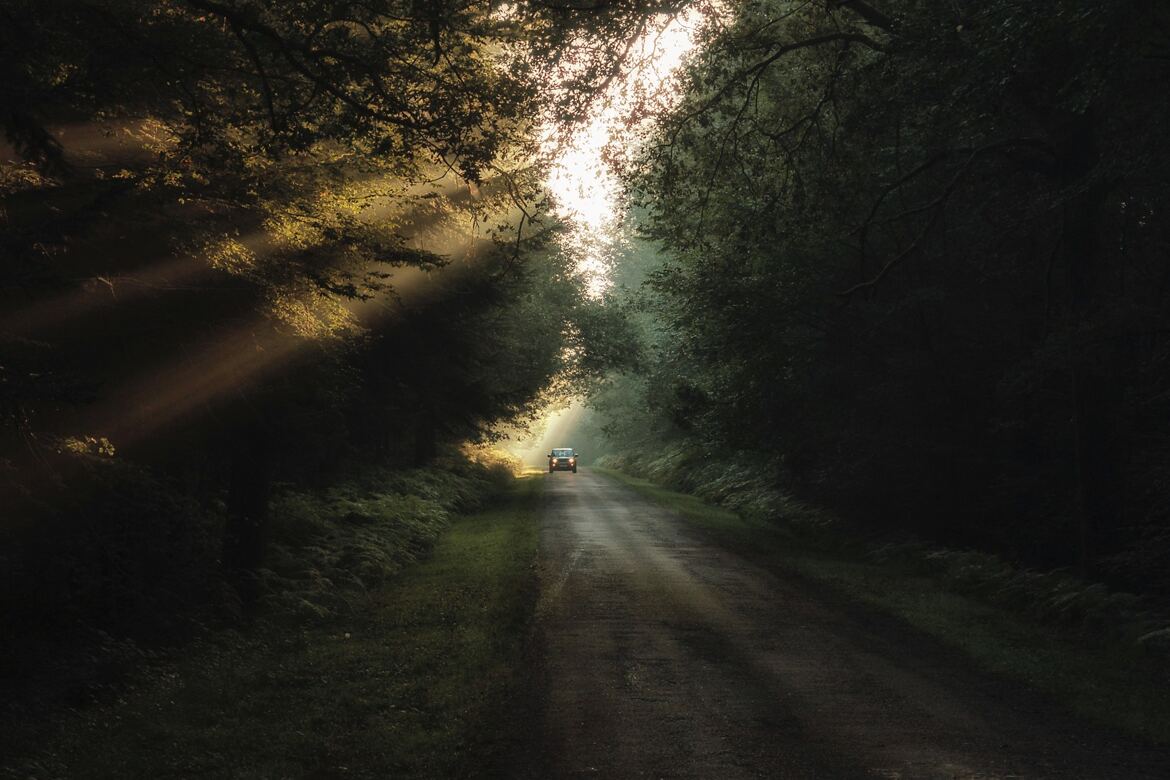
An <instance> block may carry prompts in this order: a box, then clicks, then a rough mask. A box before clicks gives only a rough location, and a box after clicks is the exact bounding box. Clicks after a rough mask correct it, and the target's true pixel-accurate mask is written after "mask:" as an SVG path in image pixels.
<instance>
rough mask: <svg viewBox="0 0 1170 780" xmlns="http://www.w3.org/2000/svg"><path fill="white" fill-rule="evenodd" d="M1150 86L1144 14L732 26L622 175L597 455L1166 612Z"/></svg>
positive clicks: (1017, 12) (1169, 466) (1165, 323)
mask: <svg viewBox="0 0 1170 780" xmlns="http://www.w3.org/2000/svg"><path fill="white" fill-rule="evenodd" d="M1168 77H1170V9H1167V7H1166V5H1165V4H1164V3H1158V2H1152V1H1148V0H1147V1H1143V0H1106V1H1105V2H1099V1H1098V0H1093V1H1092V2H1090V1H1089V0H1057V1H1056V2H1050V3H1018V2H1009V1H1008V0H990V1H989V2H967V1H966V0H956V1H955V2H941V3H940V2H935V3H928V2H917V1H915V0H885V1H884V2H873V3H864V2H788V1H786V0H764V1H763V2H753V3H745V4H736V5H735V6H734V7H733V8H732V9H731V13H730V15H729V16H728V17H726V18H724V19H723V20H722V22H721V23H720V24H717V25H713V26H712V27H711V28H710V29H709V30H708V31H707V33H706V37H705V39H704V41H703V45H702V53H701V55H699V56H698V57H697V58H695V59H694V60H693V61H692V62H691V63H690V65H689V67H687V68H686V71H685V74H684V75H683V77H682V82H681V83H682V92H683V94H682V97H681V101H680V102H679V103H678V104H677V105H676V106H675V107H673V108H672V109H671V110H669V111H666V112H665V113H662V114H660V115H659V116H658V118H657V120H656V125H655V132H654V134H653V137H652V139H651V141H650V142H649V144H648V146H647V147H646V150H645V152H644V154H643V155H641V156H640V157H638V158H636V159H631V160H629V161H628V169H627V171H626V174H627V177H628V180H629V182H630V184H631V187H632V189H633V192H634V193H635V194H636V196H637V198H638V204H639V209H640V211H638V212H637V213H639V214H640V215H641V216H640V228H641V230H642V231H643V233H644V234H645V235H646V237H647V238H648V239H649V240H650V244H649V245H641V249H640V250H639V251H638V252H635V253H633V254H632V255H631V262H632V265H631V266H630V267H631V269H633V270H632V271H631V273H633V272H634V271H636V272H637V273H639V274H643V275H645V276H646V277H647V280H646V282H645V285H644V286H643V287H642V288H641V290H640V292H639V293H638V294H637V295H636V296H634V298H636V299H637V301H640V303H637V305H636V306H635V308H637V309H638V311H639V312H640V313H639V314H637V315H635V317H636V318H641V321H642V322H643V326H644V328H643V329H644V331H645V333H646V338H645V344H646V349H645V351H644V356H643V360H644V368H645V372H646V375H645V378H642V377H639V376H637V375H632V374H631V375H626V376H625V377H623V378H620V379H616V380H615V381H614V383H613V384H612V385H611V387H610V388H609V390H608V391H607V393H605V394H603V395H602V396H600V397H599V398H598V400H597V404H598V406H599V407H600V409H601V411H602V413H603V415H608V418H609V419H608V422H607V425H608V426H609V429H610V430H611V433H612V438H613V440H614V444H615V446H617V447H618V448H619V449H623V450H625V451H627V452H642V453H646V456H647V457H653V453H654V452H656V451H657V452H661V451H663V448H664V447H666V446H667V445H671V446H674V445H680V446H684V445H685V447H686V448H689V450H688V451H689V452H691V453H695V455H694V457H696V458H699V459H703V458H706V459H719V458H723V459H725V460H728V461H732V460H734V461H735V462H739V463H746V464H749V468H758V469H761V470H763V471H764V472H765V473H767V474H768V475H769V479H771V480H773V481H774V482H775V483H777V484H781V485H784V486H785V487H787V488H788V489H790V490H794V491H796V492H798V493H800V494H801V495H804V496H808V497H815V498H816V499H818V500H820V501H821V502H823V503H825V504H827V505H829V506H831V507H832V508H834V509H836V510H837V511H838V512H839V513H841V514H842V515H844V516H846V517H849V518H850V519H851V520H852V521H853V522H855V523H858V524H861V525H865V526H869V527H872V528H875V529H881V530H885V531H891V530H893V531H909V532H914V533H917V534H920V535H924V536H926V537H928V538H933V539H936V540H939V541H943V542H946V543H952V544H969V545H975V546H979V547H983V548H985V549H991V550H995V551H997V552H1001V553H1004V554H1008V555H1012V556H1015V557H1017V558H1018V559H1022V560H1025V561H1028V562H1031V563H1033V564H1038V565H1048V566H1069V567H1074V568H1079V569H1080V570H1082V571H1084V572H1087V573H1090V574H1093V575H1095V576H1103V577H1108V578H1112V579H1114V580H1115V581H1120V582H1123V583H1125V584H1127V585H1128V586H1130V587H1137V588H1141V589H1143V590H1146V591H1150V590H1157V591H1159V592H1161V593H1163V594H1167V593H1170V578H1168V576H1167V572H1170V481H1168V480H1167V475H1168V474H1170V254H1168V252H1170V221H1168V220H1167V213H1170V212H1168V210H1170V152H1168V151H1167V139H1168V138H1170V133H1168V131H1170V101H1167V100H1166V94H1165V84H1166V80H1167V78H1168ZM648 246H649V247H657V248H660V249H661V255H660V257H658V258H655V257H652V255H654V254H655V253H654V252H653V251H652V250H651V249H650V248H648ZM631 305H633V304H631Z"/></svg>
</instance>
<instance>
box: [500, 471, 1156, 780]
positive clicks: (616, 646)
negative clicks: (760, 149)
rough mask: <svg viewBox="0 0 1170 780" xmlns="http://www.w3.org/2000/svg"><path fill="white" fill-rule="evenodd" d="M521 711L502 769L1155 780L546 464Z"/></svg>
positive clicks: (1035, 709) (1138, 755)
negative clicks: (525, 706) (511, 752)
mask: <svg viewBox="0 0 1170 780" xmlns="http://www.w3.org/2000/svg"><path fill="white" fill-rule="evenodd" d="M547 479H548V480H549V484H548V488H547V490H546V498H545V507H544V514H543V526H542V528H541V539H540V545H541V552H540V561H539V567H540V577H541V588H542V592H541V595H540V599H539V603H538V607H537V612H538V615H537V628H536V634H535V636H534V640H533V641H534V647H533V656H534V668H533V669H532V674H531V678H530V691H529V693H530V700H531V701H530V702H529V703H530V705H531V708H530V716H531V719H532V722H531V723H528V724H525V731H526V736H524V737H523V738H522V740H523V744H521V745H519V746H517V751H516V755H515V758H514V762H513V764H512V765H511V766H510V767H509V768H508V771H507V774H509V775H510V776H513V777H531V778H537V777H539V778H546V777H547V778H560V777H615V778H624V777H654V778H667V777H701V778H720V779H722V778H745V777H770V778H853V777H882V778H1009V777H1011V778H1015V777H1028V778H1031V777H1050V778H1127V780H1128V779H1132V778H1145V777H1149V778H1153V777H1159V778H1166V777H1170V753H1168V752H1167V751H1165V750H1161V749H1158V748H1154V747H1150V746H1144V745H1141V744H1138V743H1136V742H1135V741H1130V740H1128V739H1126V738H1124V737H1119V736H1116V735H1109V734H1105V733H1103V732H1102V731H1101V730H1100V729H1097V728H1095V727H1093V726H1091V725H1087V724H1085V723H1083V722H1081V721H1079V720H1077V719H1075V718H1074V717H1072V716H1070V715H1068V714H1065V713H1063V712H1062V711H1061V710H1059V709H1058V708H1056V707H1055V706H1053V705H1051V704H1049V703H1047V702H1045V701H1044V700H1043V699H1042V698H1041V697H1039V696H1037V695H1035V694H1032V693H1029V692H1027V691H1024V690H1021V689H1020V688H1018V687H1017V686H1013V685H1011V684H1010V683H1007V682H1005V681H1003V680H999V679H995V678H991V677H988V676H986V675H983V674H980V673H979V672H977V671H976V670H975V669H973V668H972V667H971V665H970V664H968V663H966V662H965V660H964V659H963V658H962V657H960V656H958V655H957V654H956V653H954V652H952V651H949V650H947V649H945V648H943V647H940V646H939V645H938V644H936V643H934V642H933V641H931V640H930V639H929V638H927V637H925V636H923V635H921V634H919V633H917V632H915V631H914V630H912V629H910V628H908V627H906V626H904V625H902V624H900V623H898V622H897V621H895V620H892V619H889V618H886V617H883V616H880V615H875V614H872V613H870V612H869V611H867V610H865V609H862V608H860V607H858V606H856V605H852V604H850V603H848V602H845V601H843V600H841V599H840V598H837V597H835V596H833V595H832V594H829V593H827V592H823V591H822V590H821V589H819V588H818V587H817V586H815V585H810V584H808V583H807V582H804V581H802V580H800V579H799V578H797V577H791V578H790V577H788V576H786V575H784V574H782V573H780V574H778V573H776V572H771V571H766V570H764V569H762V568H760V567H759V566H756V565H754V564H753V563H751V562H749V561H747V560H745V559H743V558H741V557H738V556H736V555H734V554H732V553H729V552H727V551H724V550H721V549H719V548H717V547H715V546H713V545H711V544H709V543H705V542H704V541H703V540H702V539H701V538H700V537H699V536H697V535H696V534H694V533H693V532H690V531H688V530H687V528H686V526H685V525H684V524H683V523H682V521H680V520H679V519H678V518H677V517H676V516H674V515H673V514H672V513H670V512H669V511H667V510H665V509H663V508H661V507H659V506H658V505H656V504H654V503H652V502H650V501H648V500H647V499H645V498H642V497H641V496H640V495H638V494H637V493H635V492H633V491H631V490H630V489H628V488H626V487H624V486H622V485H619V484H617V483H615V482H613V481H611V480H609V479H607V478H605V477H602V476H600V475H596V474H592V473H590V472H589V471H588V470H585V469H582V470H581V472H580V473H578V474H570V473H558V474H552V475H548V476H547Z"/></svg>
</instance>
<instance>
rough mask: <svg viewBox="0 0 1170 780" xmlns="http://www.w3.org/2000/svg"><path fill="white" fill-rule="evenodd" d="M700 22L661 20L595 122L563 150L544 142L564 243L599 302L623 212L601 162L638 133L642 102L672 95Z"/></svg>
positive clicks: (635, 51) (687, 16)
mask: <svg viewBox="0 0 1170 780" xmlns="http://www.w3.org/2000/svg"><path fill="white" fill-rule="evenodd" d="M700 16H701V14H700V13H699V12H698V11H696V10H691V11H689V12H688V13H684V14H682V15H681V16H678V17H675V18H669V17H665V16H664V17H662V18H661V19H660V20H659V21H658V23H657V24H655V25H652V28H651V31H650V32H649V33H647V34H646V35H644V36H643V37H642V38H641V39H640V40H639V41H638V42H637V43H636V44H635V45H634V47H633V48H632V49H631V52H630V56H631V62H632V63H635V67H634V68H632V69H631V70H630V72H628V73H627V74H626V76H625V78H624V79H615V80H614V82H613V83H612V84H611V85H610V87H609V90H608V91H607V93H606V95H605V98H604V100H603V101H602V103H601V104H600V106H601V109H600V110H599V111H598V112H597V113H596V114H595V115H594V117H593V119H592V120H591V121H590V122H589V123H588V124H587V125H585V126H584V127H582V128H581V129H580V130H578V131H577V133H575V134H574V135H573V137H572V139H571V140H570V142H569V143H568V144H567V145H565V146H561V147H560V148H559V149H558V147H557V143H558V141H557V139H556V138H555V137H554V134H553V133H551V132H550V133H549V134H548V135H547V136H546V140H545V151H546V152H550V153H552V154H554V155H555V159H556V162H555V163H554V164H553V167H552V170H551V172H550V174H549V177H548V181H547V186H548V189H549V191H551V192H552V194H553V195H554V196H555V197H556V202H557V211H556V213H557V216H559V217H561V218H562V219H565V220H567V221H568V222H569V223H570V225H571V228H570V230H569V232H568V234H567V235H566V236H565V238H564V240H563V245H564V247H565V249H566V250H567V251H569V252H572V253H573V254H574V255H576V259H577V267H578V269H579V270H580V272H581V273H582V274H583V275H584V276H585V278H586V280H587V284H588V287H589V291H590V293H591V294H592V295H594V296H599V295H601V294H602V293H603V292H604V291H605V290H606V288H608V287H609V285H610V284H611V282H610V278H609V258H610V256H611V254H612V249H613V247H614V245H615V244H616V242H617V241H618V237H619V235H620V231H619V229H620V226H621V221H622V217H623V216H624V213H625V208H624V207H623V205H622V203H621V191H620V190H621V188H620V186H619V184H618V181H617V178H616V177H615V176H614V174H613V172H612V171H610V169H609V167H608V166H607V164H606V162H605V160H604V153H605V149H606V147H607V146H609V145H611V144H617V145H620V144H622V143H623V142H624V143H630V142H632V138H633V136H634V132H633V131H634V129H635V128H632V127H631V126H630V124H631V122H632V119H633V117H632V115H633V112H634V107H635V105H636V102H637V100H638V99H639V97H643V96H645V97H650V98H652V99H653V98H655V97H662V96H664V95H665V94H666V93H668V92H669V90H670V89H671V78H670V77H671V75H672V74H673V72H674V71H675V70H676V69H677V68H678V66H679V64H680V63H681V62H682V59H683V57H685V56H686V54H687V53H688V52H689V51H690V50H691V49H692V48H693V47H694V30H695V27H696V25H697V23H698V22H699V19H700Z"/></svg>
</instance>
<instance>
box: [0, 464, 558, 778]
mask: <svg viewBox="0 0 1170 780" xmlns="http://www.w3.org/2000/svg"><path fill="white" fill-rule="evenodd" d="M541 485H542V482H541V480H539V479H531V478H529V479H519V480H517V481H516V483H515V485H514V486H513V487H512V488H511V489H510V491H509V493H508V494H507V496H506V497H505V499H504V500H503V501H501V502H499V503H497V504H496V505H495V506H494V507H493V508H492V509H490V510H488V511H484V512H480V513H478V514H473V515H466V516H462V517H457V518H455V519H454V520H453V522H452V523H451V525H450V526H449V528H448V529H447V530H446V531H445V532H444V533H443V534H442V535H441V536H440V537H439V538H438V540H437V541H436V543H435V545H434V547H433V550H432V551H431V554H430V556H429V557H427V558H426V559H425V560H423V561H421V562H418V563H416V564H413V565H411V566H408V567H407V568H405V569H404V570H403V571H402V572H400V573H399V574H398V575H397V576H395V577H393V578H392V579H390V580H389V581H387V582H385V583H383V584H381V585H379V586H378V587H377V588H374V589H372V590H371V591H370V593H369V598H368V599H365V600H363V601H362V603H361V606H360V607H357V608H355V609H354V610H352V611H349V612H346V613H344V614H342V615H340V616H338V617H336V618H334V619H331V620H328V621H323V622H317V623H313V622H307V623H301V624H299V625H289V624H288V623H287V622H285V623H273V624H265V626H264V627H263V629H262V630H261V629H257V630H256V631H252V632H249V633H248V634H247V635H243V634H238V633H233V632H218V633H216V634H213V635H212V636H210V637H208V638H207V639H205V640H203V641H201V642H200V643H199V644H198V645H195V646H192V647H191V648H189V649H188V650H186V651H184V652H183V654H182V656H181V657H180V658H177V659H173V660H171V661H168V662H165V663H159V664H156V665H155V666H154V667H152V668H151V669H149V670H147V671H145V672H144V673H143V674H142V675H140V676H139V678H138V679H137V680H136V681H135V683H134V684H133V685H131V686H130V687H129V688H127V689H126V691H125V692H124V693H123V695H122V696H121V697H120V698H119V699H118V700H117V701H114V702H110V703H107V704H103V705H99V706H95V707H90V708H86V709H85V710H82V711H77V712H74V713H72V714H70V715H69V716H68V717H66V718H65V719H64V720H58V721H57V722H55V723H54V724H53V725H52V726H51V727H45V728H43V729H42V730H41V731H40V732H39V733H35V734H32V733H24V734H21V735H19V736H20V737H21V738H22V741H23V742H24V743H25V746H26V747H27V746H31V745H36V746H37V753H36V755H34V756H32V757H30V758H28V759H27V760H23V761H21V762H20V764H19V765H9V766H7V767H3V768H2V771H0V774H5V775H8V776H11V777H30V776H31V777H44V776H47V777H72V778H107V777H122V778H132V777H141V778H147V777H149V778H170V777H174V778H178V777H183V778H187V777H195V776H200V777H216V778H237V777H238V778H258V777H272V778H289V777H315V778H325V777H369V778H386V777H451V776H490V775H491V774H493V772H494V769H493V767H494V766H495V762H496V761H497V760H499V759H500V758H501V756H500V755H498V752H499V751H500V750H501V747H500V746H501V744H503V743H504V741H505V739H506V738H507V737H508V731H509V728H510V724H509V723H508V722H507V720H506V719H505V718H504V717H501V716H502V714H503V712H502V710H501V707H506V705H507V702H508V700H509V697H510V696H511V695H512V693H513V692H514V690H515V689H516V686H517V683H518V681H519V667H520V665H521V663H522V655H523V646H522V645H523V641H524V635H525V626H526V625H527V623H528V620H529V619H530V617H531V615H532V611H533V607H534V604H535V599H536V595H537V591H536V580H535V574H534V571H533V567H532V564H533V561H534V559H535V554H536V543H537V517H536V512H537V507H538V494H539V490H540V488H541ZM10 736H13V735H10Z"/></svg>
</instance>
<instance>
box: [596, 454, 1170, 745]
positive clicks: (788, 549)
mask: <svg viewBox="0 0 1170 780" xmlns="http://www.w3.org/2000/svg"><path fill="white" fill-rule="evenodd" d="M594 471H597V472H600V473H602V474H605V475H606V476H608V477H610V478H612V479H615V480H617V481H619V482H621V483H622V484H625V485H627V486H628V487H630V488H633V489H634V490H635V491H637V492H639V493H641V494H642V495H644V496H646V497H647V498H650V499H651V500H653V501H655V502H657V503H659V504H661V505H662V506H664V507H666V508H668V509H670V510H672V511H674V512H676V513H677V514H678V515H679V516H680V517H682V518H683V519H684V520H685V521H686V522H687V523H688V524H689V525H690V526H691V527H693V528H695V529H696V530H698V531H699V532H701V533H702V534H703V535H704V536H705V537H706V538H708V539H710V540H711V541H712V542H714V543H716V544H719V545H720V546H722V547H724V548H726V549H729V550H732V551H734V552H737V553H739V554H742V555H744V556H745V557H748V558H751V559H754V560H756V561H758V562H760V563H762V564H763V565H765V566H769V567H775V568H777V569H781V570H784V571H789V572H796V573H797V574H799V575H801V576H803V577H806V578H808V579H810V580H814V581H816V582H819V583H822V584H825V585H827V586H829V587H831V588H832V589H833V590H834V591H836V592H838V593H840V594H842V595H844V596H846V597H848V598H850V599H852V600H855V601H860V602H862V603H865V604H867V605H870V606H872V607H874V608H876V609H878V610H880V611H882V612H885V613H887V614H890V615H893V616H895V617H897V618H900V619H902V620H904V621H906V622H907V623H909V624H911V625H912V626H914V627H915V628H917V629H919V630H920V631H923V632H924V633H926V634H929V635H931V636H933V637H935V638H936V639H938V640H940V641H942V642H943V643H945V644H947V645H949V646H951V647H954V648H957V649H959V650H960V651H962V652H963V653H964V654H966V655H967V656H968V657H970V658H971V659H972V660H973V661H974V662H975V663H976V664H977V665H978V666H979V667H981V668H983V669H985V670H987V671H990V672H992V673H994V674H997V675H1001V676H1003V677H1007V678H1009V679H1013V680H1015V681H1018V682H1022V683H1024V684H1026V685H1029V686H1031V687H1033V688H1035V689H1038V690H1041V691H1043V692H1045V693H1046V694H1048V695H1050V696H1052V697H1053V698H1055V699H1057V700H1058V701H1060V702H1062V703H1063V704H1064V705H1065V706H1067V707H1068V708H1069V709H1071V710H1073V711H1075V712H1077V713H1079V714H1081V715H1083V716H1085V717H1087V718H1090V719H1092V720H1094V721H1096V722H1098V723H1102V724H1104V725H1107V726H1111V727H1113V728H1118V729H1121V730H1123V731H1127V732H1130V733H1133V734H1137V735H1139V736H1142V737H1145V738H1147V739H1152V740H1155V741H1157V742H1162V743H1170V676H1168V673H1167V669H1166V668H1165V665H1164V664H1163V663H1162V662H1161V661H1160V660H1159V659H1158V658H1156V657H1153V656H1152V655H1149V654H1147V653H1145V652H1143V650H1142V649H1141V648H1140V647H1139V646H1136V645H1133V644H1128V643H1123V642H1116V641H1108V640H1105V639H1101V638H1098V637H1093V636H1085V635H1083V634H1080V633H1078V632H1074V631H1071V630H1067V629H1065V628H1063V627H1060V626H1052V625H1045V624H1041V623H1037V622H1036V621H1035V620H1033V619H1030V618H1029V617H1027V616H1026V615H1022V614H1019V613H1015V612H1012V611H1010V610H1008V609H1005V608H1002V607H999V606H993V605H989V604H987V603H984V602H981V601H979V600H977V599H975V598H972V597H970V596H966V595H963V594H958V593H954V592H950V591H948V590H946V588H945V587H944V585H943V583H941V582H939V581H938V580H935V579H932V578H928V577H923V576H920V575H916V574H913V573H909V572H906V571H902V570H899V568H898V567H897V566H895V565H889V564H882V563H876V562H874V561H871V560H867V559H864V558H860V557H858V556H856V555H853V554H850V553H849V552H842V553H840V554H834V553H833V552H826V551H825V550H824V549H822V548H821V545H819V544H818V545H817V547H816V548H815V549H814V548H812V547H810V546H809V545H807V544H805V543H803V542H802V541H801V539H800V538H799V536H798V535H795V534H793V533H792V532H790V531H789V530H788V529H786V528H784V527H783V526H777V525H773V524H770V523H767V522H765V521H762V520H751V519H745V518H743V517H740V516H739V515H737V514H735V513H734V512H730V511H728V510H727V509H723V508H720V507H716V506H711V505H710V504H706V503H704V502H703V501H701V500H700V499H698V498H695V497H694V496H689V495H686V494H683V493H677V492H674V491H672V490H668V489H666V488H663V487H661V486H659V485H656V484H654V483H652V482H649V481H647V480H644V479H638V478H636V477H631V476H628V475H626V474H623V473H621V472H617V471H613V470H611V469H600V468H597V469H594Z"/></svg>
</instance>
